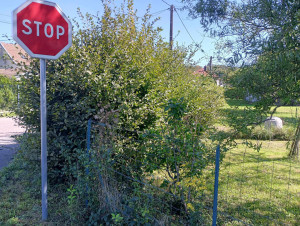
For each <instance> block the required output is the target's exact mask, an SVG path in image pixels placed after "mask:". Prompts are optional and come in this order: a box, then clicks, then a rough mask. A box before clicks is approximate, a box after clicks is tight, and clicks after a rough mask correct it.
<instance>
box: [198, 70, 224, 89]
mask: <svg viewBox="0 0 300 226" xmlns="http://www.w3.org/2000/svg"><path fill="white" fill-rule="evenodd" d="M193 74H194V75H201V76H204V77H212V78H213V79H214V80H215V82H216V83H217V85H218V86H224V84H223V81H222V78H221V77H220V76H218V75H216V74H209V73H208V72H207V70H206V66H204V67H203V68H202V67H200V66H196V67H195V71H194V73H193Z"/></svg>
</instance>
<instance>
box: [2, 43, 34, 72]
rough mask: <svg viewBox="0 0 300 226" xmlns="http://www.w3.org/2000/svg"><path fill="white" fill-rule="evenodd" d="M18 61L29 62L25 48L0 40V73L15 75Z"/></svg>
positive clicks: (27, 63)
mask: <svg viewBox="0 0 300 226" xmlns="http://www.w3.org/2000/svg"><path fill="white" fill-rule="evenodd" d="M19 63H24V64H26V65H29V63H30V60H29V56H28V55H27V53H26V52H25V50H24V49H22V47H21V46H20V45H18V44H11V43H5V42H0V75H5V76H8V77H12V76H16V74H17V71H18V69H19V66H18V64H19Z"/></svg>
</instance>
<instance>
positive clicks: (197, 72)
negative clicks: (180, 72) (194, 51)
mask: <svg viewBox="0 0 300 226" xmlns="http://www.w3.org/2000/svg"><path fill="white" fill-rule="evenodd" d="M194 75H202V76H204V77H207V76H211V77H213V78H218V77H219V76H217V75H216V74H213V75H210V74H209V73H208V72H207V71H205V70H204V68H202V67H199V68H197V69H196V70H195V71H194Z"/></svg>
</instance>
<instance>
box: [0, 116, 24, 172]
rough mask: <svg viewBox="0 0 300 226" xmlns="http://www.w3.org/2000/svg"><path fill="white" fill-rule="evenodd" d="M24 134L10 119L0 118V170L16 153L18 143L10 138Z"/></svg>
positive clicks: (22, 129)
mask: <svg viewBox="0 0 300 226" xmlns="http://www.w3.org/2000/svg"><path fill="white" fill-rule="evenodd" d="M24 132H25V129H24V128H22V127H21V126H19V125H18V123H16V121H15V120H14V119H12V118H0V170H1V169H2V168H3V167H5V166H7V165H8V163H9V162H10V161H11V160H12V158H13V156H14V154H15V153H16V151H17V148H18V143H17V142H16V140H15V139H14V138H13V137H12V136H15V135H20V134H22V133H24Z"/></svg>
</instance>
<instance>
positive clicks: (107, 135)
mask: <svg viewBox="0 0 300 226" xmlns="http://www.w3.org/2000/svg"><path fill="white" fill-rule="evenodd" d="M103 6H104V14H103V16H102V17H101V18H98V17H94V16H92V15H89V14H87V15H86V16H83V15H81V14H80V13H79V15H80V17H81V22H82V23H83V26H82V27H81V26H79V25H78V27H77V30H76V32H75V35H74V36H73V46H72V47H71V48H70V50H68V51H67V52H66V53H65V54H64V55H63V56H61V57H60V58H59V59H58V60H56V61H47V125H48V128H47V130H48V169H49V170H48V172H49V178H50V183H51V184H57V183H54V182H64V183H61V184H68V183H70V184H71V185H70V186H69V185H68V186H69V188H68V190H67V189H66V191H67V192H66V193H67V194H65V202H66V203H67V204H68V207H69V209H70V210H71V211H72V212H71V213H70V214H69V215H68V216H66V218H68V221H71V222H76V220H78V219H79V218H80V217H81V218H82V216H83V214H84V215H85V218H84V220H85V221H86V222H88V224H89V225H99V224H113V223H115V224H150V223H153V222H156V220H155V219H160V220H162V222H169V221H168V220H165V221H164V220H163V219H164V214H166V215H167V217H169V216H170V215H174V216H176V217H178V218H180V217H183V216H186V215H187V213H188V211H189V209H191V207H190V205H188V203H189V202H190V201H192V200H191V198H189V197H188V194H191V193H193V194H197V192H199V189H198V190H197V188H196V187H197V186H196V184H197V183H196V182H195V178H196V177H199V176H201V173H202V171H203V169H205V168H206V167H207V166H209V165H210V164H211V162H212V160H213V158H214V155H213V151H214V150H215V149H214V148H211V145H213V142H212V141H211V139H210V133H211V131H212V130H210V127H211V126H212V124H213V123H214V122H215V121H216V120H217V119H218V116H219V108H220V107H221V106H222V105H223V103H224V98H223V90H222V88H220V87H217V86H216V85H215V83H214V81H213V80H212V79H210V78H203V77H196V76H194V75H192V74H191V72H190V71H189V70H188V68H189V67H190V65H189V64H188V63H187V62H186V58H185V57H186V55H187V53H186V52H185V51H184V50H183V49H182V48H180V47H178V48H177V47H174V50H170V49H169V45H168V43H166V42H164V41H163V39H162V38H161V36H160V29H159V28H155V26H154V22H155V20H152V18H151V16H150V14H149V12H148V11H147V13H146V14H145V15H144V17H143V18H142V19H140V18H139V17H138V16H137V15H136V13H135V11H134V9H133V2H132V1H130V0H129V1H127V2H126V4H125V5H123V6H122V7H121V9H113V8H111V5H110V4H109V3H103ZM87 28H88V29H87ZM38 74H39V62H38V61H37V60H33V61H32V62H31V64H30V66H28V67H27V68H26V70H25V71H24V75H22V76H21V83H22V86H21V101H20V108H19V109H18V114H19V116H20V119H21V121H22V122H23V123H24V124H26V125H27V126H28V128H30V130H31V131H32V132H33V133H36V134H38V132H39V130H40V123H39V120H37V119H39V77H38V76H37V75H38ZM89 119H93V122H94V125H95V126H94V127H93V133H92V140H93V148H92V150H91V152H90V156H88V155H87V154H86V150H85V149H86V133H87V131H86V127H87V121H88V120H89ZM32 144H33V147H36V146H37V145H38V146H39V137H38V136H37V137H36V138H32ZM214 145H215V144H214ZM34 150H35V149H34ZM151 156H152V157H151ZM153 156H154V158H153ZM87 171H89V173H86V172H87ZM107 171H109V172H107ZM162 171H164V172H167V173H169V174H170V177H169V178H167V180H166V183H168V186H169V187H170V188H169V189H166V190H168V191H169V192H172V193H173V194H174V195H178V197H180V198H179V199H178V198H176V199H174V198H172V199H171V198H166V199H164V200H165V201H166V202H167V203H166V204H165V205H164V209H165V210H166V211H169V212H166V213H165V212H163V213H161V212H159V213H158V214H157V211H158V207H157V203H156V202H154V201H153V200H154V198H153V199H150V198H149V200H150V201H149V203H145V202H144V200H146V194H144V189H145V188H144V186H143V185H142V183H141V184H135V183H133V182H132V181H130V180H128V177H130V178H134V179H135V180H138V181H141V180H144V179H145V180H147V177H148V176H149V173H152V172H162ZM124 175H125V176H124ZM191 178H192V179H191ZM66 181H67V182H68V183H67V182H66ZM149 183H150V182H149ZM166 183H165V184H166ZM203 183H204V182H203ZM165 184H161V185H162V187H163V188H164V189H165V188H166V187H164V185H165ZM201 184H202V180H201ZM149 193H150V194H149V196H154V197H155V196H156V194H155V191H151V192H149ZM147 195H148V194H147ZM164 195H165V193H161V194H159V197H163V196H164ZM136 197H139V198H136ZM87 199H88V207H87V208H84V210H83V211H80V210H81V209H80V207H81V206H80V205H83V203H85V201H86V200H87ZM135 200H138V202H136V201H135ZM75 204H76V205H75ZM173 204H174V205H175V206H178V209H179V210H180V211H179V212H178V213H175V212H174V211H173V212H172V210H170V208H169V205H173ZM155 206H156V207H155ZM182 207H183V208H182ZM183 218H184V217H183Z"/></svg>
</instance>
